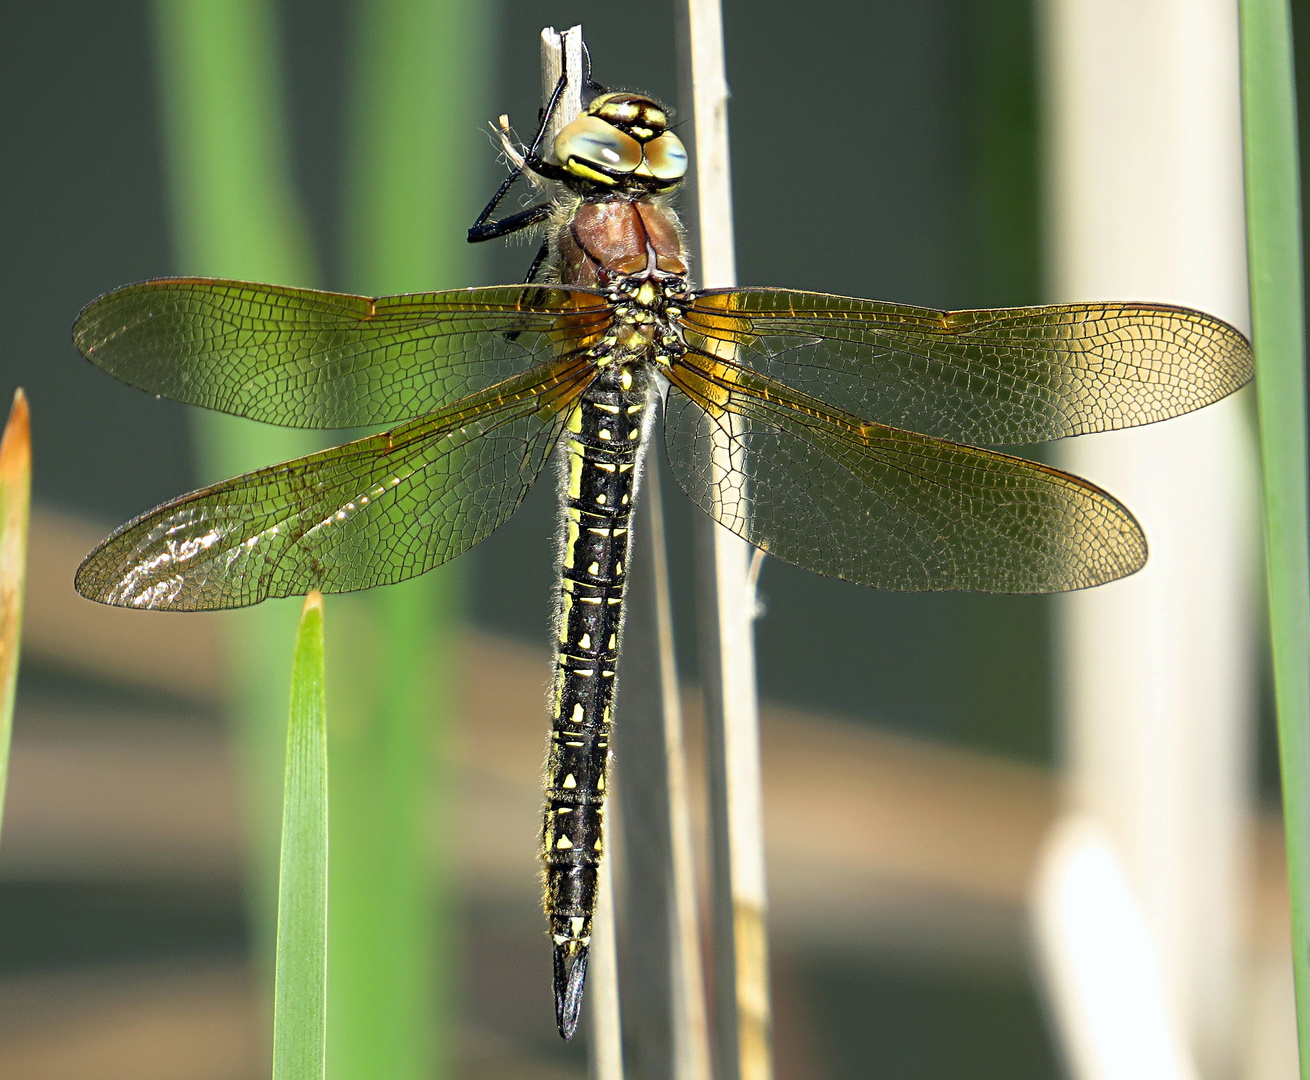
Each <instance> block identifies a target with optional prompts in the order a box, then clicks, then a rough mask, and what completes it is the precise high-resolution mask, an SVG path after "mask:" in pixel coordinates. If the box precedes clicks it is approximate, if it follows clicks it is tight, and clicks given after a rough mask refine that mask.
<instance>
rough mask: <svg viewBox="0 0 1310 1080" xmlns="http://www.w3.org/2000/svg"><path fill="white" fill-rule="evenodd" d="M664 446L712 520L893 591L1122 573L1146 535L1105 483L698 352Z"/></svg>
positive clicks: (1070, 584)
mask: <svg viewBox="0 0 1310 1080" xmlns="http://www.w3.org/2000/svg"><path fill="white" fill-rule="evenodd" d="M670 378H671V381H672V383H673V385H674V386H675V387H676V388H677V390H680V391H681V393H675V392H671V393H670V394H669V400H668V405H667V412H666V416H665V432H666V438H667V445H668V454H669V460H670V463H671V465H672V468H673V473H674V475H675V476H676V477H677V479H678V482H679V483H680V484H681V485H682V488H683V490H684V491H686V493H687V494H688V495H689V496H690V497H691V500H692V501H693V502H694V503H696V505H698V506H699V507H700V508H701V509H702V510H704V511H705V512H706V513H708V514H710V515H711V516H712V517H713V518H715V520H717V521H719V522H720V523H721V524H723V525H725V526H726V527H727V528H729V529H731V530H732V531H733V532H735V533H736V534H737V535H738V536H741V537H744V538H745V539H746V540H749V541H750V542H751V543H752V544H755V545H756V546H757V547H760V548H763V549H764V550H765V551H767V552H768V553H769V554H771V555H776V556H778V557H779V558H781V559H784V560H786V561H787V562H790V563H795V564H796V565H797V566H802V567H804V568H805V569H807V570H813V571H815V572H816V573H819V574H825V575H827V576H829V577H837V578H844V579H846V580H848V581H856V582H859V583H861V584H863V585H872V586H874V587H875V588H880V589H893V590H900V591H923V590H934V591H936V590H948V589H962V590H971V591H977V592H1009V593H1041V592H1059V591H1062V590H1066V589H1081V588H1086V587H1087V586H1090V585H1099V584H1102V583H1103V582H1106V581H1113V580H1114V579H1115V578H1120V577H1124V576H1125V575H1127V574H1131V573H1133V572H1134V571H1135V570H1138V569H1140V567H1141V566H1142V564H1143V563H1144V562H1145V561H1146V539H1145V537H1143V535H1142V531H1141V529H1140V528H1139V526H1138V525H1137V522H1136V521H1134V520H1133V518H1132V515H1131V514H1129V513H1128V511H1127V510H1125V509H1124V507H1122V506H1121V505H1120V504H1119V503H1118V502H1116V501H1115V500H1114V499H1113V498H1112V497H1111V496H1109V495H1107V494H1106V493H1105V492H1104V491H1101V490H1100V489H1099V488H1096V487H1093V486H1092V485H1091V484H1088V483H1087V482H1086V481H1083V480H1079V479H1078V478H1077V477H1074V476H1069V475H1068V474H1066V473H1062V472H1059V471H1058V470H1055V469H1051V468H1048V467H1046V466H1044V465H1039V464H1036V463H1034V462H1031V461H1025V460H1023V459H1022V458H1016V457H1010V456H1009V455H1006V454H1000V453H996V452H995V451H991V450H980V449H977V448H976V447H971V446H960V445H957V444H955V443H950V442H944V441H942V440H940V439H934V438H931V437H929V436H925V435H918V434H915V433H913V432H909V431H901V430H898V429H896V428H891V427H886V426H884V425H882V424H870V423H865V422H864V421H862V420H859V419H858V418H856V417H854V416H851V415H849V414H846V413H841V412H837V411H835V410H832V409H829V408H828V407H827V406H826V405H825V404H824V403H823V402H820V401H817V400H816V399H814V398H810V397H808V396H806V395H803V394H798V393H796V392H795V391H792V390H790V389H788V388H787V387H785V386H783V385H782V384H780V383H777V382H775V381H774V380H772V379H768V378H765V377H764V376H761V375H759V374H756V373H755V372H752V371H748V370H746V369H743V368H738V367H735V366H733V365H730V364H725V363H723V362H721V361H716V360H713V359H711V358H709V357H702V356H696V355H691V354H689V355H688V356H686V357H684V358H683V359H682V360H681V361H680V362H679V363H677V364H675V365H674V367H673V370H672V372H671V375H670Z"/></svg>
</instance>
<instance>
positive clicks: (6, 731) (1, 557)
mask: <svg viewBox="0 0 1310 1080" xmlns="http://www.w3.org/2000/svg"><path fill="white" fill-rule="evenodd" d="M31 495H32V431H31V422H30V418H29V416H28V410H27V396H26V395H25V394H24V393H23V391H22V390H21V389H20V390H16V391H14V403H13V405H12V406H11V408H10V410H9V421H8V423H6V424H5V432H4V436H3V437H0V817H3V814H4V806H5V786H6V784H7V782H8V779H9V744H10V740H11V738H12V735H13V728H14V692H15V690H17V688H18V654H19V649H20V646H21V645H22V638H23V584H24V582H25V580H26V577H27V518H28V510H29V507H30V504H31Z"/></svg>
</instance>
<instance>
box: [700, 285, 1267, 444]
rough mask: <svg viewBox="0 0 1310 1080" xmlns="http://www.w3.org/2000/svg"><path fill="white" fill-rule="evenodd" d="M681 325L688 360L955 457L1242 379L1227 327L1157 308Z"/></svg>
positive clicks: (1243, 354)
mask: <svg viewBox="0 0 1310 1080" xmlns="http://www.w3.org/2000/svg"><path fill="white" fill-rule="evenodd" d="M683 321H684V324H685V326H686V328H687V341H688V343H689V344H690V345H691V346H692V347H693V348H696V349H700V350H703V351H705V352H708V353H710V354H711V355H714V356H718V357H720V358H722V359H725V360H730V361H734V362H736V363H738V364H741V365H744V366H745V367H748V368H751V369H752V370H754V371H757V372H759V373H760V374H761V375H766V376H768V377H770V378H773V379H777V380H778V381H780V382H783V383H785V384H786V385H788V386H790V387H791V388H792V389H794V390H800V391H802V392H804V393H806V394H810V395H812V396H814V397H817V398H821V399H822V400H824V401H827V402H831V403H832V404H834V405H836V406H837V408H839V409H842V410H844V411H847V412H850V413H853V414H854V415H856V416H862V417H864V418H866V419H869V420H876V421H878V422H879V423H883V424H889V425H892V426H893V427H900V428H907V429H909V430H911V431H918V432H922V433H923V434H925V435H935V436H936V437H938V438H941V439H952V440H958V441H960V442H968V443H983V444H1006V443H1028V442H1040V441H1043V440H1046V439H1058V438H1062V437H1064V436H1066V435H1081V434H1085V433H1087V432H1091V431H1109V430H1114V429H1117V428H1125V427H1134V426H1136V425H1138V424H1150V423H1154V422H1155V421H1157V420H1164V419H1167V418H1168V417H1171V416H1177V415H1179V414H1180V413H1185V412H1189V411H1191V410H1192V409H1199V408H1201V407H1202V406H1203V405H1209V404H1210V403H1212V402H1215V401H1218V400H1219V399H1220V398H1222V397H1224V396H1226V395H1227V394H1230V393H1232V392H1233V391H1234V390H1236V389H1237V388H1238V387H1239V386H1242V385H1243V384H1244V383H1245V382H1247V380H1249V379H1250V378H1251V374H1252V361H1251V348H1250V345H1249V344H1248V343H1247V341H1246V339H1245V338H1244V337H1242V335H1241V334H1239V333H1238V332H1237V331H1236V330H1234V329H1233V328H1232V327H1231V326H1229V325H1228V324H1227V323H1225V322H1221V321H1220V320H1219V319H1216V318H1214V317H1213V316H1210V315H1206V314H1205V313H1203V312H1200V311H1192V310H1190V309H1188V308H1180V307H1170V306H1168V305H1164V304H1118V303H1104V304H1061V305H1057V306H1052V307H1028V308H998V309H994V310H985V311H936V310H933V309H931V308H917V307H908V306H905V305H901V304H887V303H880V302H878V301H874V300H856V299H852V298H850V297H844V296H829V295H827V294H825V293H809V292H796V291H792V290H788V289H742V290H738V291H726V290H725V291H714V292H707V293H702V294H701V295H700V296H698V297H697V298H696V300H695V302H694V304H692V306H691V307H690V309H689V310H688V311H687V313H686V315H685V318H684V320H683Z"/></svg>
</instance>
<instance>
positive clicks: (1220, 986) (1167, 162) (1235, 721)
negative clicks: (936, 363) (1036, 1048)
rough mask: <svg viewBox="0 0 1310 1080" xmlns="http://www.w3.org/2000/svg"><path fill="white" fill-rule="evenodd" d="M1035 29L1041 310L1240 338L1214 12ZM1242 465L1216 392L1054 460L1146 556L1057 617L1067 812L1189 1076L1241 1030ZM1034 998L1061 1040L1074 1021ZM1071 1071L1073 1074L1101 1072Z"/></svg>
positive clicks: (1231, 185) (1122, 13)
mask: <svg viewBox="0 0 1310 1080" xmlns="http://www.w3.org/2000/svg"><path fill="white" fill-rule="evenodd" d="M1047 19H1048V22H1047V30H1048V33H1047V46H1048V48H1047V61H1048V64H1047V75H1048V103H1049V107H1048V120H1049V134H1050V139H1051V150H1050V152H1049V161H1050V168H1049V170H1048V175H1049V177H1050V189H1049V190H1050V199H1049V202H1050V207H1051V211H1050V230H1051V245H1052V253H1051V254H1052V262H1051V268H1052V273H1051V286H1052V290H1053V294H1054V295H1053V296H1052V299H1054V300H1059V301H1069V300H1098V299H1115V298H1119V299H1139V300H1155V301H1166V302H1173V303H1181V304H1185V305H1189V306H1192V307H1198V308H1203V309H1205V310H1208V311H1212V312H1214V313H1216V314H1218V315H1219V316H1221V317H1223V318H1226V319H1228V320H1229V321H1232V322H1235V323H1237V324H1238V325H1239V326H1241V325H1244V324H1245V322H1246V297H1245V276H1244V259H1243V236H1242V216H1241V209H1242V189H1241V164H1240V162H1241V159H1240V126H1239V113H1238V70H1237V39H1236V30H1237V25H1236V17H1235V11H1234V9H1233V8H1232V6H1231V5H1230V4H1229V3H1228V2H1227V0H1140V2H1135V3H1131V4H1125V3H1121V2H1118V0H1056V2H1055V3H1053V4H1052V5H1051V6H1050V7H1049V9H1048V14H1047ZM1253 450H1254V448H1253V445H1252V439H1251V432H1250V427H1249V422H1248V420H1247V418H1246V416H1245V413H1244V402H1243V401H1242V400H1241V398H1240V397H1238V398H1235V399H1230V400H1227V401H1224V402H1221V403H1219V404H1218V405H1215V406H1212V407H1210V408H1207V409H1205V410H1203V411H1201V412H1199V413H1196V414H1194V415H1191V416H1187V417H1183V418H1180V419H1177V420H1173V421H1170V422H1169V423H1167V424H1160V425H1154V426H1150V427H1146V428H1141V429H1136V430H1132V431H1123V432H1114V433H1109V434H1106V435H1098V436H1088V437H1085V438H1082V439H1078V440H1074V441H1072V442H1070V443H1066V444H1062V446H1061V451H1060V454H1061V456H1060V462H1061V464H1062V465H1063V466H1065V467H1067V468H1069V469H1071V470H1072V471H1074V472H1076V473H1078V474H1080V475H1083V476H1086V477H1088V478H1089V479H1090V480H1092V481H1093V482H1095V483H1097V484H1101V485H1104V486H1105V487H1107V488H1108V489H1109V490H1110V491H1113V492H1114V493H1115V495H1116V496H1118V497H1119V498H1121V499H1123V500H1124V501H1125V502H1126V503H1127V505H1128V506H1129V507H1130V508H1131V509H1132V510H1133V512H1134V513H1135V514H1136V515H1137V516H1138V518H1139V519H1140V520H1141V522H1142V525H1143V527H1144V528H1145V531H1146V535H1147V537H1148V540H1149V542H1150V545H1151V558H1150V562H1149V563H1148V565H1147V566H1146V568H1145V569H1144V570H1143V571H1142V572H1140V573H1139V574H1137V575H1135V576H1134V577H1132V578H1130V579H1128V580H1127V581H1123V582H1117V583H1115V584H1112V585H1109V586H1106V587H1104V588H1100V589H1096V590H1090V591H1088V592H1085V593H1076V594H1070V595H1068V596H1065V597H1061V598H1060V599H1059V600H1058V604H1057V616H1056V617H1057V655H1058V662H1059V671H1060V685H1059V688H1058V691H1057V700H1058V701H1059V702H1060V704H1061V709H1062V713H1063V718H1064V721H1065V723H1066V725H1067V736H1066V742H1067V749H1068V784H1069V794H1070V799H1071V802H1072V804H1073V807H1072V808H1073V809H1074V810H1076V811H1080V812H1083V813H1086V814H1088V815H1090V816H1091V817H1092V818H1093V819H1094V820H1095V821H1097V822H1098V823H1099V824H1100V826H1101V827H1102V828H1104V829H1105V830H1107V831H1108V833H1109V835H1110V836H1112V837H1113V840H1114V843H1115V845H1116V847H1117V849H1118V852H1119V854H1120V856H1121V859H1122V862H1123V866H1124V871H1125V875H1126V878H1127V880H1128V882H1129V886H1130V890H1131V894H1132V897H1133V899H1134V902H1135V903H1136V904H1137V905H1138V906H1139V908H1140V910H1141V913H1142V916H1143V917H1144V919H1145V924H1146V926H1147V927H1148V928H1149V930H1150V937H1149V944H1150V947H1151V948H1152V949H1153V950H1154V952H1155V954H1156V957H1155V960H1154V961H1153V962H1157V961H1158V964H1159V968H1160V971H1161V975H1162V977H1161V980H1160V983H1159V986H1160V987H1162V993H1163V995H1164V998H1165V1000H1164V1001H1163V1003H1162V1007H1161V1008H1160V1009H1159V1010H1158V1011H1157V1012H1156V1013H1153V1015H1159V1016H1160V1017H1164V1018H1166V1019H1167V1022H1168V1024H1169V1025H1170V1026H1171V1027H1172V1028H1173V1029H1174V1031H1175V1032H1176V1033H1177V1036H1178V1040H1177V1045H1178V1046H1180V1047H1182V1048H1183V1050H1184V1052H1185V1053H1187V1054H1188V1055H1189V1056H1190V1057H1191V1058H1193V1059H1194V1061H1195V1064H1196V1068H1197V1069H1198V1071H1199V1072H1200V1073H1201V1075H1203V1076H1208V1077H1225V1076H1229V1075H1232V1074H1233V1071H1234V1070H1235V1068H1236V1066H1237V1061H1236V1056H1237V1054H1238V1052H1239V1050H1240V1047H1241V1043H1242V1041H1243V1040H1242V1038H1241V1035H1242V1032H1243V1031H1244V1029H1245V1024H1244V1017H1243V1016H1242V1011H1241V1010H1242V1002H1243V1000H1244V997H1245V995H1244V993H1243V985H1242V979H1243V963H1244V948H1245V942H1244V940H1243V937H1242V931H1243V927H1244V925H1245V922H1246V904H1245V895H1244V887H1245V881H1246V878H1247V876H1248V870H1249V860H1250V849H1249V835H1248V829H1249V818H1250V813H1251V799H1252V794H1251V776H1250V757H1251V732H1252V726H1253V711H1254V704H1255V688H1254V678H1253V671H1254V667H1253V657H1254V651H1255V650H1254V625H1253V619H1254V599H1253V596H1252V586H1253V583H1254V573H1255V571H1254V567H1253V557H1254V551H1255V533H1254V528H1255V527H1254V500H1253V495H1252V491H1253V486H1254V454H1253ZM1088 914H1089V917H1092V918H1094V917H1095V916H1096V912H1095V910H1094V909H1088ZM1103 931H1104V928H1103V927H1099V926H1098V925H1095V924H1089V925H1086V926H1071V927H1070V928H1069V933H1072V934H1082V935H1094V934H1097V933H1100V932H1103ZM1144 940H1145V939H1144ZM1106 991H1107V992H1108V993H1110V994H1114V992H1115V991H1114V989H1113V987H1107V988H1106ZM1089 992H1091V991H1089ZM1055 1004H1056V1010H1057V1013H1061V1014H1062V1015H1063V1016H1064V1019H1065V1022H1066V1030H1070V1029H1071V1028H1070V1026H1069V1025H1072V1024H1075V1023H1076V1022H1078V1021H1079V1017H1076V1016H1074V1015H1073V1013H1076V1012H1078V1011H1079V1010H1084V1011H1085V1010H1086V1009H1088V1008H1092V1007H1094V1003H1089V1002H1087V1001H1082V1002H1081V1003H1079V1002H1076V1001H1074V1000H1071V999H1068V998H1062V997H1061V995H1059V994H1058V993H1057V994H1056V1001H1055ZM1160 1038H1161V1040H1162V1044H1163V1042H1165V1041H1167V1040H1166V1038H1165V1034H1164V1033H1162V1034H1161V1036H1160ZM1087 1045H1090V1044H1087ZM1093 1049H1095V1047H1093ZM1082 1057H1083V1060H1074V1061H1073V1062H1072V1065H1073V1069H1074V1072H1075V1075H1078V1076H1084V1077H1087V1076H1100V1075H1103V1074H1102V1073H1101V1072H1099V1071H1098V1069H1100V1068H1102V1066H1103V1064H1104V1063H1103V1062H1102V1063H1100V1064H1098V1063H1097V1062H1096V1061H1093V1060H1089V1059H1087V1058H1086V1054H1084V1055H1082ZM1180 1068H1186V1065H1185V1064H1181V1065H1180Z"/></svg>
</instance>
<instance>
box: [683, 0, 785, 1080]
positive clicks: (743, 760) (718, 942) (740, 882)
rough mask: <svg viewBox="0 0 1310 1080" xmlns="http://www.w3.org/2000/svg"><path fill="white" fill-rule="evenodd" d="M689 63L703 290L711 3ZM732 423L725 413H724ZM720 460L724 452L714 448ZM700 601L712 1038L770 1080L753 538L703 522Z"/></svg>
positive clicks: (693, 22) (718, 143) (721, 214)
mask: <svg viewBox="0 0 1310 1080" xmlns="http://www.w3.org/2000/svg"><path fill="white" fill-rule="evenodd" d="M685 28H686V46H687V50H688V54H689V55H688V57H687V61H686V71H687V82H688V83H689V97H688V98H687V99H686V100H689V101H690V103H691V105H692V110H691V111H692V118H693V122H694V129H695V141H694V152H693V154H692V161H693V164H694V169H695V176H694V190H695V200H694V201H695V206H696V212H695V222H696V239H697V245H696V254H697V255H698V256H699V258H698V263H699V266H700V268H701V278H702V280H701V282H700V284H701V285H702V286H703V287H707V288H715V287H726V286H731V285H735V284H736V273H737V270H736V256H735V250H734V245H733V231H732V188H731V180H730V176H729V164H728V163H729V155H728V85H727V77H726V74H725V68H724V47H723V18H722V12H721V10H720V7H719V4H718V3H717V2H715V0H688V3H687V6H686V22H685ZM729 422H730V418H729ZM713 452H714V454H715V457H716V462H715V467H716V469H718V470H719V471H724V470H726V469H728V468H730V467H731V448H730V447H728V446H726V445H724V446H717V445H716V446H715V448H714V451H713ZM698 526H699V528H700V534H699V544H700V550H701V555H700V560H701V566H702V576H703V580H704V581H705V583H706V586H707V588H706V590H705V591H706V594H707V595H708V597H709V602H708V603H707V604H706V605H705V609H704V618H703V619H702V625H703V627H704V633H703V639H704V647H703V656H704V663H703V671H704V675H703V679H704V684H705V692H706V701H707V710H706V715H707V720H708V728H709V743H710V746H709V749H710V812H711V815H712V820H713V834H714V874H715V880H714V886H713V891H714V944H715V987H716V1001H717V1005H718V1009H717V1023H716V1043H717V1047H718V1070H719V1073H720V1075H721V1076H722V1077H724V1078H725V1080H727V1078H741V1080H769V1078H770V1077H771V1076H772V1074H773V1059H772V1050H771V1047H770V1031H769V1029H770V1016H769V972H768V940H767V935H766V924H765V918H766V896H765V874H764V837H763V795H762V791H761V780H760V741H759V712H758V705H757V700H756V688H755V645H754V617H755V592H754V589H753V587H752V586H751V584H750V581H749V576H748V567H749V564H750V553H751V548H750V545H749V544H747V543H746V542H745V541H744V540H742V539H740V538H739V537H737V536H735V535H733V534H732V533H730V532H728V530H727V529H723V528H720V527H718V526H717V525H714V524H712V523H708V522H706V523H701V522H698Z"/></svg>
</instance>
